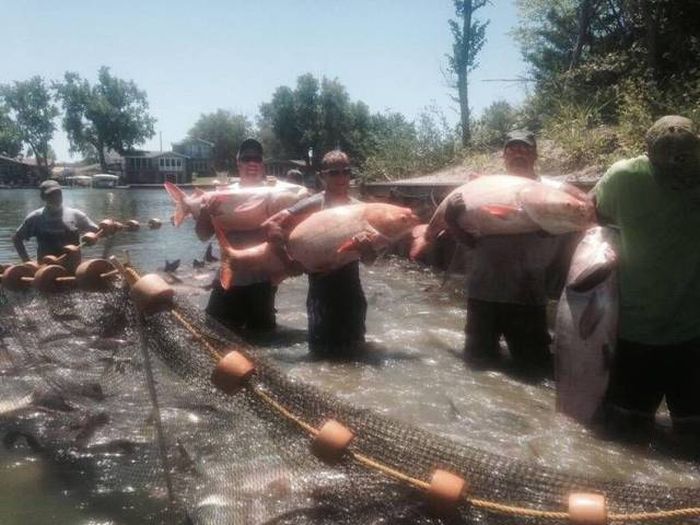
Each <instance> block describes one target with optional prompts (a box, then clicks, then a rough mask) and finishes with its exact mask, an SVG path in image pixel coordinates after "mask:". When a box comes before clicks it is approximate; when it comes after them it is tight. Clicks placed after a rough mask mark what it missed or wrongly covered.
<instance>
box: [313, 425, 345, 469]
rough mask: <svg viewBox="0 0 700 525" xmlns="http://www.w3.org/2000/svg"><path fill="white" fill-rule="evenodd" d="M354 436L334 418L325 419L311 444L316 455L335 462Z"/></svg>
mask: <svg viewBox="0 0 700 525" xmlns="http://www.w3.org/2000/svg"><path fill="white" fill-rule="evenodd" d="M354 437H355V434H353V433H352V431H351V430H350V429H349V428H348V427H346V426H344V425H342V424H340V423H338V422H337V421H336V420H335V419H329V420H328V421H326V422H325V423H324V424H323V426H322V427H321V430H319V432H318V434H316V437H315V438H314V441H313V443H312V444H311V450H312V451H313V453H314V454H316V456H318V457H319V458H321V459H322V460H324V461H327V462H329V463H335V462H337V461H338V460H339V459H340V458H341V457H342V455H343V454H344V453H345V450H346V449H347V448H348V446H349V445H350V442H351V441H352V440H353V438H354Z"/></svg>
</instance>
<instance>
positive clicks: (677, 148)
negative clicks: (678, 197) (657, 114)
mask: <svg viewBox="0 0 700 525" xmlns="http://www.w3.org/2000/svg"><path fill="white" fill-rule="evenodd" d="M646 143H647V154H648V156H649V161H650V162H651V165H652V168H653V170H652V173H653V175H654V178H655V180H656V181H657V182H658V183H659V184H660V185H661V186H665V187H668V188H671V189H674V190H684V189H690V188H695V187H698V186H700V137H699V136H698V128H697V126H696V125H695V123H694V122H693V121H692V120H690V119H688V118H685V117H681V116H678V115H667V116H665V117H661V118H660V119H659V120H657V121H656V122H654V124H653V125H652V126H651V127H650V128H649V130H648V131H647V134H646Z"/></svg>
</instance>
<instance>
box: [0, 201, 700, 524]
mask: <svg viewBox="0 0 700 525" xmlns="http://www.w3.org/2000/svg"><path fill="white" fill-rule="evenodd" d="M64 198H65V202H66V204H67V205H71V206H75V207H78V208H81V209H83V210H85V211H86V212H87V213H88V214H89V215H90V216H91V217H92V218H93V219H95V220H98V219H100V218H102V217H105V216H113V217H116V218H119V219H129V218H136V219H139V220H142V221H145V220H147V219H148V218H150V217H160V218H161V219H163V220H164V226H163V228H162V229H161V230H157V231H150V230H141V231H139V232H133V233H129V232H123V233H121V234H119V235H118V236H117V237H116V238H115V240H114V242H113V244H112V245H110V246H109V249H110V250H111V253H115V254H121V253H123V250H125V249H126V250H128V251H129V255H130V257H131V259H132V261H133V262H134V263H135V264H136V265H137V266H138V267H140V268H142V269H147V270H154V269H157V268H162V267H163V265H164V262H165V260H166V259H168V260H171V261H172V260H174V259H180V260H181V266H180V268H179V269H178V271H177V273H176V274H177V275H178V276H179V277H180V278H181V279H182V280H183V284H182V285H180V286H179V287H178V289H179V290H180V291H181V292H182V293H186V294H187V295H189V296H190V297H191V298H192V300H193V301H195V302H197V303H198V304H201V305H204V304H205V303H206V299H207V297H208V292H206V291H205V290H203V288H202V287H203V285H205V284H207V283H208V282H210V280H211V275H212V274H213V271H214V270H215V268H214V267H210V268H207V269H204V270H198V271H197V272H196V273H195V271H194V270H193V269H192V260H193V259H194V258H197V259H202V255H203V253H204V249H205V247H206V244H203V243H200V242H199V241H198V240H196V238H195V236H194V233H193V231H192V226H193V225H192V221H189V222H187V223H186V224H185V225H183V226H182V227H181V228H180V229H175V228H173V227H172V226H171V225H170V224H169V223H168V222H167V218H168V217H169V215H170V213H171V212H172V206H171V204H170V202H169V200H168V197H167V195H166V194H165V192H163V191H157V190H142V191H129V190H85V189H79V190H66V191H64ZM39 204H40V203H39V199H38V192H36V191H31V190H12V191H9V190H4V191H0V261H2V262H9V261H12V260H14V259H15V258H16V257H15V254H14V249H13V247H12V244H11V241H10V239H9V237H10V235H11V234H12V232H13V231H14V229H15V228H16V226H17V225H18V224H19V222H20V221H21V219H22V218H23V217H24V215H26V214H27V213H28V212H29V211H31V210H32V209H34V208H36V207H38V206H39ZM33 250H34V247H33V246H30V253H32V252H33ZM103 250H104V245H102V244H101V245H99V246H98V247H93V248H89V249H87V250H86V257H90V256H100V255H102V252H103ZM362 272H363V273H362V279H363V283H364V287H365V293H366V295H367V300H368V304H369V308H368V322H367V328H368V339H369V341H370V345H369V346H370V348H369V350H368V352H367V354H366V355H365V356H364V357H363V358H362V359H360V360H358V361H356V362H333V361H318V360H313V359H311V358H310V357H309V355H308V352H307V347H306V342H305V328H306V312H305V306H304V305H305V303H304V299H305V294H306V279H305V278H304V277H298V278H295V279H290V280H288V281H285V282H284V283H283V284H282V285H281V286H280V290H279V294H278V301H277V305H278V322H279V324H280V325H281V327H280V330H279V332H278V333H277V334H276V335H275V336H274V337H272V338H270V340H268V341H266V342H265V344H266V345H267V346H269V352H270V355H271V356H272V357H273V358H274V359H276V361H277V362H278V363H279V364H280V366H282V367H283V368H285V369H286V370H287V371H288V372H289V373H290V374H291V375H292V376H294V377H296V378H299V379H300V380H302V381H306V382H309V383H313V384H315V385H317V386H320V387H322V388H324V389H327V390H330V391H332V392H334V393H335V395H337V396H339V397H340V398H342V399H344V400H346V401H348V402H351V403H354V404H357V405H361V406H366V407H370V408H372V409H373V410H375V411H377V412H379V413H381V414H385V415H387V416H390V417H393V418H397V419H401V420H404V421H407V422H409V423H412V424H415V425H417V426H420V427H422V428H425V429H427V430H430V431H432V432H435V433H437V434H440V435H443V436H446V437H449V438H451V439H454V440H456V441H460V442H463V443H466V444H469V445H471V446H476V447H480V448H483V449H486V450H488V451H490V452H494V453H498V454H503V455H507V456H511V457H517V458H521V459H524V460H528V461H532V462H535V463H538V464H540V465H543V466H548V467H554V468H559V469H562V470H564V471H569V472H576V473H580V474H585V475H589V476H596V477H609V478H616V479H621V480H625V479H626V480H630V481H631V480H634V481H643V482H650V483H660V484H669V485H674V486H697V483H698V481H699V480H700V472H699V471H698V465H695V464H692V463H690V462H686V461H682V460H674V459H670V458H668V457H666V456H664V455H663V454H660V453H658V452H656V451H655V450H653V449H651V448H648V447H644V448H633V447H630V446H623V445H619V444H615V443H610V442H604V441H601V440H599V439H597V438H596V437H595V436H593V435H591V434H590V433H589V432H588V431H587V430H586V429H584V428H583V427H581V426H579V425H577V424H575V423H573V422H571V421H569V420H567V419H566V418H564V417H562V416H559V415H557V414H556V413H555V411H554V390H553V386H552V385H551V384H541V385H529V384H524V383H522V382H520V381H518V380H516V379H513V378H511V377H509V376H508V375H506V374H504V373H501V372H493V371H491V372H474V371H471V370H470V369H469V368H468V367H466V366H465V364H464V362H463V361H462V359H461V348H462V345H463V338H464V335H463V324H464V318H465V310H464V307H463V303H464V298H463V297H461V294H460V293H459V290H460V288H461V280H460V279H453V280H451V281H449V282H448V285H447V286H446V287H442V286H441V281H442V278H441V276H439V275H436V274H434V273H433V272H431V271H429V270H427V269H422V268H420V267H418V266H416V265H413V264H411V263H408V262H406V261H402V260H399V259H395V258H384V259H380V260H379V261H378V262H377V263H376V264H375V265H374V266H372V267H368V268H363V271H362ZM39 478H40V483H38V487H39V488H38V489H35V490H34V493H32V495H31V497H29V496H26V495H25V496H24V497H22V498H11V497H7V498H6V497H5V496H6V495H8V494H15V493H17V494H19V493H24V492H26V491H25V490H24V489H23V487H25V486H26V485H27V484H28V483H29V481H27V480H28V479H31V480H35V481H36V479H39ZM0 479H3V484H2V485H1V486H0V494H2V499H0V503H3V506H2V507H0V508H3V509H8V510H6V511H0V516H3V515H4V516H3V519H2V520H0V521H2V522H3V523H7V522H8V521H7V519H9V520H10V521H9V523H31V520H28V519H27V518H26V516H24V517H23V515H22V514H21V512H22V509H26V508H28V507H29V508H31V507H34V508H36V507H38V506H39V505H42V506H43V507H44V508H46V509H47V510H46V512H45V513H44V514H42V516H43V518H44V519H46V518H47V517H49V516H51V517H53V516H60V519H57V520H56V519H54V521H56V522H71V523H106V521H103V520H102V519H101V518H99V517H96V516H84V515H82V513H81V510H80V507H81V505H80V502H75V501H64V500H62V499H61V484H60V480H59V479H60V478H58V477H56V476H52V475H49V474H47V469H46V468H44V466H42V465H41V462H40V461H39V460H37V459H36V458H35V457H32V456H21V455H20V456H18V455H17V454H16V452H12V453H10V452H7V451H4V450H1V449H0ZM35 481H32V483H35ZM8 516H9V517H8ZM13 519H14V521H12V520H13ZM38 522H41V521H37V523H38Z"/></svg>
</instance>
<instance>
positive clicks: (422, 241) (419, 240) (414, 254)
mask: <svg viewBox="0 0 700 525" xmlns="http://www.w3.org/2000/svg"><path fill="white" fill-rule="evenodd" d="M428 248H430V243H429V242H428V239H426V238H425V236H423V237H416V238H415V239H413V242H412V243H411V249H410V251H409V254H408V255H409V257H410V258H411V260H412V261H415V260H417V259H421V258H422V257H423V256H424V255H425V254H426V252H427V251H428Z"/></svg>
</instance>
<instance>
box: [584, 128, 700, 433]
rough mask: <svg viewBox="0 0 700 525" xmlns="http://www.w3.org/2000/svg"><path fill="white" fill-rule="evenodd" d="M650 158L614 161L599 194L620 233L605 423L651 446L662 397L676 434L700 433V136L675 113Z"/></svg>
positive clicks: (651, 144) (600, 208)
mask: <svg viewBox="0 0 700 525" xmlns="http://www.w3.org/2000/svg"><path fill="white" fill-rule="evenodd" d="M646 146H647V155H642V156H639V157H636V158H633V159H628V160H623V161H620V162H617V163H615V164H614V165H613V166H612V167H611V168H610V169H609V170H608V171H607V173H606V174H605V175H604V176H603V178H602V179H601V180H600V181H599V183H598V185H597V186H596V188H595V189H594V194H595V199H596V207H597V212H598V216H599V219H600V222H601V223H602V224H606V225H610V226H613V227H616V228H618V229H619V231H620V246H619V269H618V272H619V281H620V324H619V332H618V344H617V348H616V353H615V358H614V361H613V364H612V369H611V377H610V384H609V387H608V392H607V395H606V400H605V405H604V410H603V414H602V415H603V418H604V423H605V426H606V428H607V429H608V430H610V431H612V432H614V433H620V432H621V433H623V434H624V437H628V438H631V439H635V440H638V439H644V440H647V439H648V438H649V437H650V436H651V431H652V430H653V428H654V416H655V413H656V410H657V408H658V407H659V405H660V403H661V400H662V398H663V397H664V396H665V397H666V403H667V405H668V408H669V411H670V413H671V419H672V421H673V427H674V430H676V431H680V432H687V433H689V434H690V435H697V434H700V390H698V385H699V384H700V242H698V232H700V137H699V136H698V128H697V127H696V125H695V124H694V123H693V122H692V121H691V120H689V119H687V118H684V117H680V116H676V115H671V116H665V117H662V118H660V119H659V120H657V121H656V122H655V123H654V124H653V125H652V126H651V128H650V129H649V130H648V132H647V134H646Z"/></svg>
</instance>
